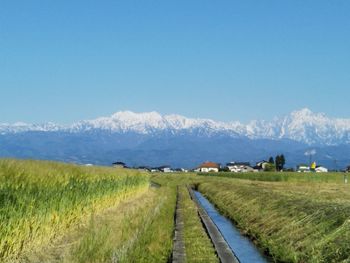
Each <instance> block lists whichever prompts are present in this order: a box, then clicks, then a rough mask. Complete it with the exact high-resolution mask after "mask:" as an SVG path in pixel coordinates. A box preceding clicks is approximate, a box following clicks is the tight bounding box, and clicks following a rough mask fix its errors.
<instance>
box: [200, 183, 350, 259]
mask: <svg viewBox="0 0 350 263" xmlns="http://www.w3.org/2000/svg"><path fill="white" fill-rule="evenodd" d="M202 178H203V177H202ZM197 183H198V189H199V191H200V192H202V193H203V194H204V195H205V196H206V197H207V198H208V199H209V200H210V201H211V202H212V203H214V204H215V205H216V206H217V208H218V209H219V210H220V211H221V212H222V213H223V214H224V215H225V216H227V217H228V218H230V219H231V220H232V221H233V222H235V224H236V225H237V226H238V228H239V229H241V231H242V232H243V233H244V234H247V235H248V236H250V237H251V238H252V239H253V240H254V241H255V242H256V243H257V244H258V246H259V247H260V248H261V249H262V250H264V251H265V252H266V253H269V254H270V255H271V256H272V258H273V259H274V260H275V261H276V262H350V246H349V244H350V187H349V186H348V185H344V184H338V183H305V182H298V183H292V182H260V181H259V182H258V181H249V180H239V179H228V178H219V177H211V178H208V179H207V180H203V179H202V180H200V181H198V182H197Z"/></svg>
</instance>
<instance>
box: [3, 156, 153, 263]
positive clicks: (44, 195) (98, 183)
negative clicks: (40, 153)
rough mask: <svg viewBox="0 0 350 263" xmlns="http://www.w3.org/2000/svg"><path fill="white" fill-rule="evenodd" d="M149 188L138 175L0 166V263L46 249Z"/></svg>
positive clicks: (27, 164)
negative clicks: (73, 229)
mask: <svg viewBox="0 0 350 263" xmlns="http://www.w3.org/2000/svg"><path fill="white" fill-rule="evenodd" d="M148 182H149V178H148V176H147V175H146V174H141V173H138V172H135V171H127V170H117V169H112V168H102V167H81V166H77V165H68V164H62V163H55V162H45V161H17V160H0V261H10V260H16V259H18V258H20V257H21V256H23V255H24V254H25V253H27V252H29V251H33V250H35V249H38V248H40V247H43V246H45V245H46V244H48V243H49V242H50V241H52V240H53V239H54V238H56V237H57V236H60V235H62V234H64V232H65V231H67V230H68V229H69V228H70V227H72V226H74V225H76V224H77V223H79V222H82V221H84V220H87V219H88V218H89V215H90V214H91V213H92V212H93V211H99V210H101V209H103V208H105V207H109V206H112V205H115V204H116V203H118V202H119V201H120V200H121V199H123V198H125V197H126V196H128V195H130V194H131V193H132V192H135V191H138V190H139V189H141V188H145V187H148Z"/></svg>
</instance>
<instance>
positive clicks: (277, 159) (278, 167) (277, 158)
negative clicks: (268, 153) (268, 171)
mask: <svg viewBox="0 0 350 263" xmlns="http://www.w3.org/2000/svg"><path fill="white" fill-rule="evenodd" d="M280 163H281V158H280V156H279V155H277V156H276V158H275V166H276V170H277V171H279V170H280Z"/></svg>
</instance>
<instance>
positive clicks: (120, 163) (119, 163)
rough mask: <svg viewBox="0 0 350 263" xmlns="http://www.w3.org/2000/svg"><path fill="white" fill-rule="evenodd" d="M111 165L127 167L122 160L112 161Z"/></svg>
mask: <svg viewBox="0 0 350 263" xmlns="http://www.w3.org/2000/svg"><path fill="white" fill-rule="evenodd" d="M112 165H113V167H115V168H127V167H126V164H125V163H123V162H114V163H112Z"/></svg>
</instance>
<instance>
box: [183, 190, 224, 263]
mask: <svg viewBox="0 0 350 263" xmlns="http://www.w3.org/2000/svg"><path fill="white" fill-rule="evenodd" d="M179 206H180V209H181V212H182V216H183V221H184V233H183V239H184V243H185V251H186V262H188V263H196V262H219V259H218V257H217V256H216V252H215V249H214V247H213V244H212V243H211V240H210V238H209V237H208V235H207V233H206V232H205V229H204V227H203V225H202V222H201V221H200V218H199V216H198V211H197V206H196V205H195V203H194V202H193V201H192V199H191V197H190V195H189V193H188V190H187V188H186V187H185V186H181V187H179Z"/></svg>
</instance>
